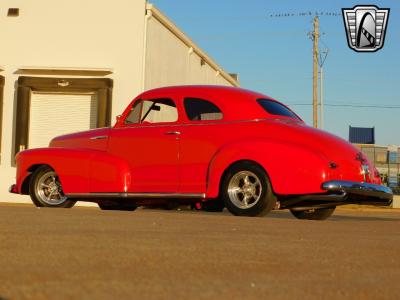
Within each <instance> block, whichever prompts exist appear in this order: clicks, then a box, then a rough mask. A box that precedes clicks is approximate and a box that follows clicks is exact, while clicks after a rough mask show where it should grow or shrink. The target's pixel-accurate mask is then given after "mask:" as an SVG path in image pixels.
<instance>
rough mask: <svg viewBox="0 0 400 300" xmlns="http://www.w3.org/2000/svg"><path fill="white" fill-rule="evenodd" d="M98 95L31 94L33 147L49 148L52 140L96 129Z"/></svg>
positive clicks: (30, 145)
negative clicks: (59, 136)
mask: <svg viewBox="0 0 400 300" xmlns="http://www.w3.org/2000/svg"><path fill="white" fill-rule="evenodd" d="M96 123H97V99H96V95H95V94H56V93H38V92H33V93H32V94H31V108H30V118H29V144H28V147H29V148H31V149H32V148H39V147H47V146H48V145H49V142H50V141H51V139H52V138H54V137H56V136H58V135H62V134H66V133H72V132H77V131H82V130H88V129H92V128H95V127H96Z"/></svg>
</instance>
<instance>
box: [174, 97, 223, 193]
mask: <svg viewBox="0 0 400 300" xmlns="http://www.w3.org/2000/svg"><path fill="white" fill-rule="evenodd" d="M182 102H183V107H184V109H183V110H184V114H185V118H184V120H183V124H184V125H182V135H181V138H180V153H179V163H180V192H181V193H205V192H206V187H207V173H208V167H209V165H210V162H211V159H212V158H213V156H214V155H215V153H216V152H217V151H218V149H219V148H220V147H221V145H222V144H223V143H224V141H226V139H228V138H229V135H227V131H226V127H224V126H223V125H222V124H221V123H222V122H221V121H223V113H222V111H221V109H220V108H219V107H218V106H217V105H216V104H215V103H214V102H213V101H211V100H209V97H207V96H204V95H196V96H190V97H184V98H183V99H182Z"/></svg>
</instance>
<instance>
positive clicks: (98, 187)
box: [16, 147, 131, 195]
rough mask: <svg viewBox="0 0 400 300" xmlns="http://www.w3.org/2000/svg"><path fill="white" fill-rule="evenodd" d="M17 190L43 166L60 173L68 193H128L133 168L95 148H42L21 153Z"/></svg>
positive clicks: (19, 156)
mask: <svg viewBox="0 0 400 300" xmlns="http://www.w3.org/2000/svg"><path fill="white" fill-rule="evenodd" d="M16 161H17V190H18V191H19V193H22V191H23V189H22V185H23V184H24V182H25V180H26V179H27V178H28V177H29V176H30V175H31V174H32V172H33V171H34V170H35V169H36V168H37V167H38V166H41V165H48V166H50V167H51V168H52V169H53V170H55V171H56V173H57V175H58V176H59V179H60V182H61V184H62V187H63V191H64V193H65V194H67V195H68V194H76V193H78V194H84V193H91V192H97V193H101V192H124V191H126V190H127V189H128V188H129V185H130V184H131V182H130V178H131V176H130V169H129V165H128V164H127V163H126V162H125V161H124V160H122V159H120V158H118V157H116V156H113V155H110V154H108V153H107V152H103V151H98V150H91V149H70V148H51V147H49V148H38V149H30V150H25V151H22V152H20V153H18V155H17V157H16Z"/></svg>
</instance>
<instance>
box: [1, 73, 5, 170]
mask: <svg viewBox="0 0 400 300" xmlns="http://www.w3.org/2000/svg"><path fill="white" fill-rule="evenodd" d="M3 90H4V77H3V76H0V163H1V140H2V137H3V134H2V133H3V130H2V126H3Z"/></svg>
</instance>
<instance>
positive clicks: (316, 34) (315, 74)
mask: <svg viewBox="0 0 400 300" xmlns="http://www.w3.org/2000/svg"><path fill="white" fill-rule="evenodd" d="M318 37H319V32H318V16H315V17H314V31H313V32H312V39H313V41H314V47H313V126H314V127H315V128H318Z"/></svg>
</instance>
